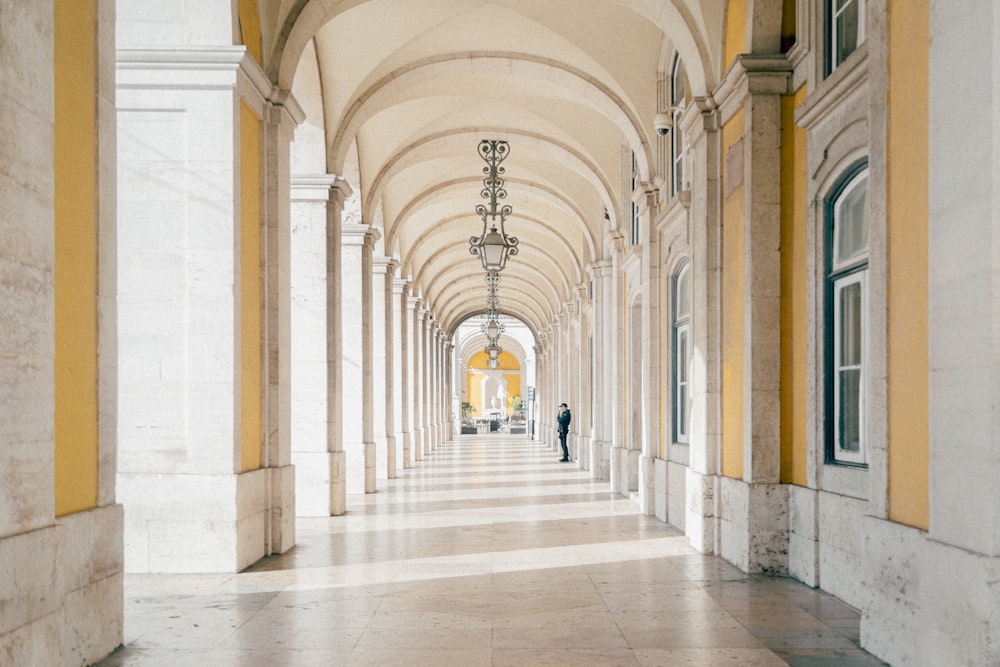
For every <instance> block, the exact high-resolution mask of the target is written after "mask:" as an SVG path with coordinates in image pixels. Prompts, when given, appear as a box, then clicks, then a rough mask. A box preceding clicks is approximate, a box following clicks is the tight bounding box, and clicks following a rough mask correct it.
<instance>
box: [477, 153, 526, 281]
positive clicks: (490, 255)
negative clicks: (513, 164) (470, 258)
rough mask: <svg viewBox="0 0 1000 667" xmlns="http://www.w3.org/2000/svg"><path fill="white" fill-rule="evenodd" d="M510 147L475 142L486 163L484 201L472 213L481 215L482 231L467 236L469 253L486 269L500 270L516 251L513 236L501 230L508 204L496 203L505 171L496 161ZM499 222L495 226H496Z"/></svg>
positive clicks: (502, 192)
mask: <svg viewBox="0 0 1000 667" xmlns="http://www.w3.org/2000/svg"><path fill="white" fill-rule="evenodd" d="M509 152H510V147H509V146H508V144H507V142H506V141H495V140H490V139H483V140H482V141H481V142H479V157H481V158H483V160H484V161H485V162H486V166H485V167H483V173H484V174H486V178H484V179H483V191H482V196H483V199H486V200H488V202H489V203H488V204H479V205H478V206H476V213H477V214H478V215H479V217H480V218H482V221H483V231H482V233H481V234H480V235H479V236H478V237H477V236H473V237H472V238H471V239H469V252H470V253H471V254H473V255H476V256H478V257H479V261H481V262H482V263H483V268H484V269H485V270H486V271H487V272H499V271H503V269H504V267H505V266H507V259H508V258H510V257H511V256H513V255H516V254H517V238H516V237H514V236H509V235H508V234H507V232H506V230H505V229H504V226H505V224H506V221H507V216H508V215H510V213H511V211H512V210H513V209H512V208H511V207H510V204H503V205H502V206H500V205H499V202H500V201H502V200H503V199H506V197H507V191H506V190H505V189H504V187H503V174H504V172H505V171H506V170H505V169H504V168H503V167H502V166H501V165H500V163H501V162H503V161H504V159H506V157H507V154H508V153H509ZM498 224H499V229H498V228H497V225H498Z"/></svg>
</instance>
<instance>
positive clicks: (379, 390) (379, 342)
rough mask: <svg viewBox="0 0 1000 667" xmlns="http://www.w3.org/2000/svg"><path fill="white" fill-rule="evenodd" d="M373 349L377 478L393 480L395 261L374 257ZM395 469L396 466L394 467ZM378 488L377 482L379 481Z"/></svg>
mask: <svg viewBox="0 0 1000 667" xmlns="http://www.w3.org/2000/svg"><path fill="white" fill-rule="evenodd" d="M371 261H372V288H371V296H372V299H371V346H372V356H371V364H372V401H371V411H372V440H371V441H372V442H373V443H374V445H375V452H374V455H375V479H376V480H380V479H390V478H391V477H392V476H391V475H390V474H389V467H390V462H389V458H390V457H389V449H388V447H389V445H388V438H389V436H390V429H389V419H390V415H391V412H392V392H391V385H390V377H389V374H388V370H387V367H388V364H390V363H391V359H392V349H391V347H390V345H389V342H390V338H391V336H392V329H391V326H392V322H391V321H390V320H389V318H388V315H389V310H388V305H389V300H391V298H392V272H391V268H390V267H392V266H395V265H394V264H393V263H392V259H391V258H388V257H374V256H373V257H372V260H371ZM393 467H395V466H394V464H393ZM376 486H377V482H376Z"/></svg>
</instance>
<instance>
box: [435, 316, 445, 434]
mask: <svg viewBox="0 0 1000 667" xmlns="http://www.w3.org/2000/svg"><path fill="white" fill-rule="evenodd" d="M443 370H444V333H443V332H442V331H441V327H440V326H438V325H437V324H435V326H434V446H435V447H440V446H441V443H443V442H444V405H445V400H444V374H443V372H442V371H443Z"/></svg>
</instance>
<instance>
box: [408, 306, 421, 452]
mask: <svg viewBox="0 0 1000 667" xmlns="http://www.w3.org/2000/svg"><path fill="white" fill-rule="evenodd" d="M410 301H411V304H410V325H411V328H412V331H411V332H410V334H411V340H412V342H413V344H412V354H411V356H410V359H411V361H412V363H411V366H410V378H411V384H410V387H411V389H412V390H413V391H412V392H411V393H412V396H411V397H410V398H411V402H410V405H411V406H412V407H411V410H412V412H411V416H412V417H413V420H412V421H411V423H410V430H411V432H412V437H411V438H410V449H411V450H412V452H413V459H414V460H415V461H422V460H423V459H424V428H423V426H424V414H423V400H424V387H423V383H422V382H421V378H422V377H423V370H424V366H423V354H422V353H421V351H422V350H423V340H424V327H423V313H422V312H421V311H422V307H421V304H422V303H423V300H422V299H420V298H419V297H417V298H413V299H411V300H410Z"/></svg>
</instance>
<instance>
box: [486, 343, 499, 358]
mask: <svg viewBox="0 0 1000 667" xmlns="http://www.w3.org/2000/svg"><path fill="white" fill-rule="evenodd" d="M486 353H487V354H488V355H490V361H496V360H497V357H499V356H500V347H499V346H498V345H490V346H489V347H488V348H486Z"/></svg>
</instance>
